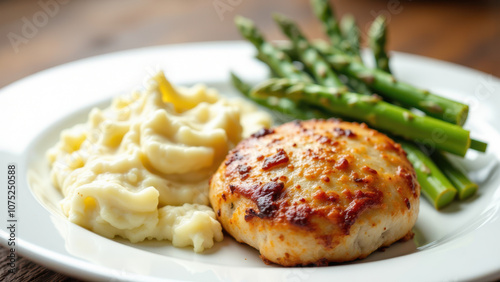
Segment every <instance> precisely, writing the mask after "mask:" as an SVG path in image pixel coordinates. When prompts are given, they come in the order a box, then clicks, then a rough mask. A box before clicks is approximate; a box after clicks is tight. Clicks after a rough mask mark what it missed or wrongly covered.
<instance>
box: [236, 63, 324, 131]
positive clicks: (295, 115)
mask: <svg viewBox="0 0 500 282" xmlns="http://www.w3.org/2000/svg"><path fill="white" fill-rule="evenodd" d="M230 74H231V83H232V84H233V86H234V87H235V88H236V89H237V90H238V91H239V92H240V93H241V94H243V95H244V96H245V97H247V98H249V99H250V100H252V101H254V102H255V103H257V104H259V105H261V106H264V107H266V108H268V109H270V110H272V111H273V112H274V113H275V115H276V116H278V118H279V119H280V120H282V121H289V120H292V119H301V120H307V119H319V118H330V117H331V115H328V114H326V113H324V112H322V111H321V110H319V109H314V108H311V107H306V106H304V105H302V106H300V105H297V104H296V103H294V102H293V101H291V100H290V99H287V98H277V97H267V98H257V97H252V96H250V90H251V86H250V85H249V84H247V83H245V82H243V81H242V80H241V78H239V77H238V76H237V75H236V74H235V73H233V72H231V73H230ZM282 114H284V115H286V116H285V117H284V116H283V115H282Z"/></svg>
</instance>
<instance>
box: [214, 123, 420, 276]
mask: <svg viewBox="0 0 500 282" xmlns="http://www.w3.org/2000/svg"><path fill="white" fill-rule="evenodd" d="M419 194H420V186H419V184H418V182H417V181H416V176H415V172H414V170H413V168H412V166H411V164H410V163H409V161H408V160H407V158H406V154H405V152H404V151H403V149H402V148H401V146H400V145H399V144H397V143H395V142H394V141H392V140H391V139H390V138H388V137H387V136H386V135H384V134H382V133H379V132H377V131H375V130H372V129H369V128H368V127H367V126H366V125H365V124H357V123H348V122H341V121H338V120H311V121H303V122H299V121H296V122H291V123H287V124H284V125H281V126H279V127H276V128H274V129H272V130H261V131H259V132H257V133H256V134H254V135H252V137H250V138H248V139H246V140H244V141H242V142H241V143H240V144H239V145H238V146H237V147H236V148H235V149H234V150H232V151H231V152H230V153H229V155H228V156H227V157H226V160H225V162H224V163H223V164H222V165H221V166H220V167H219V169H218V171H217V173H216V174H215V175H214V176H213V177H212V179H211V181H210V194H209V197H210V202H211V204H212V207H213V208H214V210H215V211H216V214H217V218H218V219H219V221H220V222H221V223H222V225H223V227H224V229H225V230H226V231H227V232H228V233H229V234H231V235H232V236H233V237H234V238H235V239H236V240H237V241H239V242H244V243H247V244H249V245H251V246H253V247H255V248H257V249H258V250H259V251H260V253H261V257H262V258H263V260H264V261H271V262H274V263H277V264H281V265H285V266H293V265H311V264H315V265H325V264H328V263H329V262H343V261H349V260H354V259H357V258H364V257H366V256H368V255H369V254H370V253H371V252H373V251H375V250H376V249H378V248H380V247H383V246H388V245H390V244H392V243H393V242H395V241H397V240H399V239H401V238H403V237H405V235H406V234H408V233H409V232H411V228H412V227H413V225H414V223H415V221H416V218H417V214H418V206H419Z"/></svg>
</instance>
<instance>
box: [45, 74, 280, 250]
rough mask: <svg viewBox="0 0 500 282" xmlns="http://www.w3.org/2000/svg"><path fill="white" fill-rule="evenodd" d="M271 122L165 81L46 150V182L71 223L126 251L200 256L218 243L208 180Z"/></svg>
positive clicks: (198, 89)
mask: <svg viewBox="0 0 500 282" xmlns="http://www.w3.org/2000/svg"><path fill="white" fill-rule="evenodd" d="M270 123H271V118H270V116H269V114H267V113H265V112H262V111H259V110H258V109H257V108H256V107H255V106H253V105H251V104H249V103H248V102H246V101H244V100H241V99H240V100H228V99H226V98H223V97H221V96H220V95H219V94H218V93H217V92H216V90H214V89H211V88H207V87H205V86H203V85H196V86H193V87H191V88H182V87H174V86H172V85H171V84H170V83H169V81H167V79H166V78H165V76H164V75H163V73H159V74H157V75H156V76H154V77H153V78H152V79H151V80H150V81H149V84H148V86H147V89H145V90H143V91H137V92H134V93H132V94H131V95H124V96H119V97H116V98H114V99H113V101H112V103H111V105H110V106H109V107H108V108H106V109H99V108H94V109H92V111H91V112H90V113H89V115H88V120H87V121H86V122H85V123H82V124H78V125H75V126H74V127H72V128H69V129H66V130H64V131H63V132H62V133H61V136H60V140H59V142H58V143H57V144H56V145H55V146H54V147H53V148H51V149H50V150H49V152H48V153H47V157H48V159H49V161H50V165H51V179H52V182H53V184H54V186H55V187H56V188H57V189H59V190H60V191H61V193H62V195H63V197H64V198H63V200H62V201H61V207H62V211H63V213H64V214H65V215H66V216H67V217H68V218H69V220H70V221H72V222H74V223H76V224H78V225H81V226H83V227H85V228H87V229H90V230H92V231H94V232H96V233H98V234H101V235H103V236H106V237H109V238H112V237H115V236H120V237H123V238H126V239H128V240H130V241H131V242H139V241H142V240H145V239H158V240H163V239H167V240H171V241H172V244H173V245H174V246H178V247H184V246H190V245H191V246H193V247H194V251H196V252H201V251H203V250H204V249H205V248H210V247H212V245H213V244H214V241H220V240H222V237H223V234H222V229H221V226H220V223H219V222H218V221H217V220H216V219H215V214H214V212H213V210H212V209H211V208H210V207H209V206H208V204H209V201H208V179H209V177H210V176H211V175H212V174H213V172H214V171H215V170H216V169H217V167H218V166H219V164H220V162H221V161H222V160H223V159H224V158H225V156H226V154H227V152H228V151H229V150H230V149H232V148H233V147H234V146H235V145H236V144H237V143H238V142H239V141H240V140H241V139H242V138H243V137H246V136H248V135H250V133H251V132H254V131H256V130H258V129H260V128H263V127H269V126H270Z"/></svg>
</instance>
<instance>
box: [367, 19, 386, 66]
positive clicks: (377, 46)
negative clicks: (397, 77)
mask: <svg viewBox="0 0 500 282" xmlns="http://www.w3.org/2000/svg"><path fill="white" fill-rule="evenodd" d="M368 39H369V40H368V41H369V44H370V49H372V52H373V56H374V57H375V65H376V66H377V68H378V69H381V70H383V71H385V72H387V73H391V70H390V68H389V56H388V55H387V52H386V50H385V48H386V41H387V23H386V19H385V17H384V16H382V15H380V16H378V17H377V18H376V19H375V20H374V21H373V23H372V25H371V26H370V30H369V32H368Z"/></svg>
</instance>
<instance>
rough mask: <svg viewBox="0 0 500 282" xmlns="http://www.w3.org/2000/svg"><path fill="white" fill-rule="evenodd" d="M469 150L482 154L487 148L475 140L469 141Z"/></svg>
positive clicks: (486, 145)
mask: <svg viewBox="0 0 500 282" xmlns="http://www.w3.org/2000/svg"><path fill="white" fill-rule="evenodd" d="M470 148H471V149H474V150H476V151H478V152H481V153H484V152H486V148H488V143H486V142H483V141H479V140H476V139H470Z"/></svg>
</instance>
